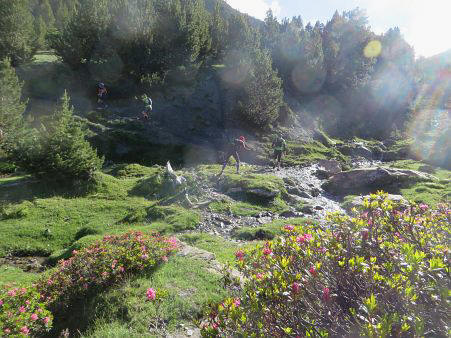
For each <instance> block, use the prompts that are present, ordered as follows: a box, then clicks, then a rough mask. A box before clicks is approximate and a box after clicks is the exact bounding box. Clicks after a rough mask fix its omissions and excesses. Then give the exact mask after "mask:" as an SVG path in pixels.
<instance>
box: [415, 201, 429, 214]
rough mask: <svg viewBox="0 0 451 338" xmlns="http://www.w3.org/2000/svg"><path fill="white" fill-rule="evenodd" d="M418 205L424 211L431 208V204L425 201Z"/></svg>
mask: <svg viewBox="0 0 451 338" xmlns="http://www.w3.org/2000/svg"><path fill="white" fill-rule="evenodd" d="M418 207H419V208H420V210H421V211H423V212H424V211H426V210H428V209H429V206H428V205H427V204H424V203H421V204H420V205H419V206H418Z"/></svg>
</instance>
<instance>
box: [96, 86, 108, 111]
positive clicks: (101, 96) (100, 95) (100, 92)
mask: <svg viewBox="0 0 451 338" xmlns="http://www.w3.org/2000/svg"><path fill="white" fill-rule="evenodd" d="M106 94H108V91H107V90H106V87H105V84H104V83H102V82H100V83H99V85H98V86H97V104H98V105H99V106H100V105H102V106H103V107H104V108H107V107H108V106H107V105H106V104H105V101H104V100H105V97H106Z"/></svg>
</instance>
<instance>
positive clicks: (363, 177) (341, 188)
mask: <svg viewBox="0 0 451 338" xmlns="http://www.w3.org/2000/svg"><path fill="white" fill-rule="evenodd" d="M432 180H437V178H435V177H434V176H432V175H429V174H426V173H421V172H419V171H414V170H409V169H393V168H363V169H354V170H349V171H344V172H341V173H338V174H335V175H334V176H332V177H331V178H330V179H329V180H328V181H327V182H325V183H324V184H323V185H322V187H323V189H324V190H326V191H328V192H331V193H334V194H343V193H349V192H353V193H356V192H361V191H374V190H381V189H384V188H386V187H388V186H393V185H396V184H400V183H403V182H407V181H414V182H418V181H432Z"/></svg>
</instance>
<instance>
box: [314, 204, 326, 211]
mask: <svg viewBox="0 0 451 338" xmlns="http://www.w3.org/2000/svg"><path fill="white" fill-rule="evenodd" d="M315 210H324V208H323V207H322V206H321V205H317V206H315Z"/></svg>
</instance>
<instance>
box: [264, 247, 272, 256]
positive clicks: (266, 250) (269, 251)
mask: <svg viewBox="0 0 451 338" xmlns="http://www.w3.org/2000/svg"><path fill="white" fill-rule="evenodd" d="M271 253H272V250H271V249H270V248H264V249H263V254H264V255H266V256H268V255H270V254H271Z"/></svg>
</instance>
